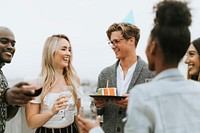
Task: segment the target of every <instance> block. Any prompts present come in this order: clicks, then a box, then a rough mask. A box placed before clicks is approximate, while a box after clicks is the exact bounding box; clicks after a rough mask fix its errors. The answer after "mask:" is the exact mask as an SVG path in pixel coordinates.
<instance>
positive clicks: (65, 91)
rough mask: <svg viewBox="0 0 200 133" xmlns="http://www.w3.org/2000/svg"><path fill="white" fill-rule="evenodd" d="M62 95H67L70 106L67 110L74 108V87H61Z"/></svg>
mask: <svg viewBox="0 0 200 133" xmlns="http://www.w3.org/2000/svg"><path fill="white" fill-rule="evenodd" d="M61 95H65V96H66V97H67V100H68V106H67V108H66V110H74V108H75V104H74V101H73V87H72V86H63V87H62V89H61Z"/></svg>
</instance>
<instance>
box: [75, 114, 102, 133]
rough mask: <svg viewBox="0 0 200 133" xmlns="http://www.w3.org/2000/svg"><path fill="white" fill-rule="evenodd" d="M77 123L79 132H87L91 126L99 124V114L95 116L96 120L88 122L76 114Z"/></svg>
mask: <svg viewBox="0 0 200 133" xmlns="http://www.w3.org/2000/svg"><path fill="white" fill-rule="evenodd" d="M77 123H78V126H79V130H80V133H88V132H89V131H90V130H91V129H92V128H95V127H98V126H100V116H97V118H96V122H90V121H88V120H86V119H84V118H83V117H81V116H80V115H78V116H77Z"/></svg>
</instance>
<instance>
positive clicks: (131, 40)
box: [129, 37, 136, 47]
mask: <svg viewBox="0 0 200 133" xmlns="http://www.w3.org/2000/svg"><path fill="white" fill-rule="evenodd" d="M129 41H130V42H131V43H130V44H131V45H133V46H134V47H136V44H135V37H131V38H130V39H129Z"/></svg>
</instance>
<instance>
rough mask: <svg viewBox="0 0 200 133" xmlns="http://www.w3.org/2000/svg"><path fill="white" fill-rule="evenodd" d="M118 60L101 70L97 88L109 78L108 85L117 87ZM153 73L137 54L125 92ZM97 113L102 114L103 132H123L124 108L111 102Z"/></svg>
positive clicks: (151, 76)
mask: <svg viewBox="0 0 200 133" xmlns="http://www.w3.org/2000/svg"><path fill="white" fill-rule="evenodd" d="M118 65H119V60H118V61H117V62H116V63H115V64H113V65H112V66H109V67H107V68H105V69H104V70H102V71H101V73H100V75H99V77H98V83H97V90H98V88H105V87H106V83H107V80H109V85H108V87H116V88H117V66H118ZM153 77H154V73H153V72H151V71H149V70H148V66H147V64H146V63H145V62H144V61H143V60H142V59H141V58H140V57H139V56H138V62H137V65H136V68H135V71H134V72H133V77H132V80H131V83H130V85H129V87H128V90H127V93H129V91H130V90H131V89H132V88H133V87H134V86H135V85H136V84H141V83H144V82H145V79H147V78H153ZM97 114H98V115H103V124H102V128H103V130H104V131H105V133H123V132H124V131H123V130H124V124H125V123H124V122H122V119H123V118H125V116H126V109H122V108H120V107H119V106H116V105H115V104H113V103H108V104H107V105H106V106H104V107H103V108H101V109H97Z"/></svg>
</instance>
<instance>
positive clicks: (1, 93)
mask: <svg viewBox="0 0 200 133" xmlns="http://www.w3.org/2000/svg"><path fill="white" fill-rule="evenodd" d="M7 90H8V89H2V88H0V103H6V104H8V102H7V98H6V92H7Z"/></svg>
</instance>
